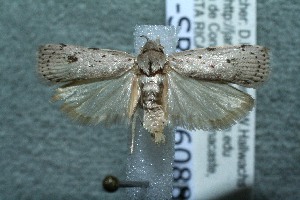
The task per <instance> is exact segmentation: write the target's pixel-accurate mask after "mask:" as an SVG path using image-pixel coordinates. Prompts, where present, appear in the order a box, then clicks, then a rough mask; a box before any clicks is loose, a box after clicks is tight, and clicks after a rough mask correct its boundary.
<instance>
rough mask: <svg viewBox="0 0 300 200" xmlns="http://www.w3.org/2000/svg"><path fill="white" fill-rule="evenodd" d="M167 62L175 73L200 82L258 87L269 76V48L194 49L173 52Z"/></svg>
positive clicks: (252, 46)
mask: <svg viewBox="0 0 300 200" xmlns="http://www.w3.org/2000/svg"><path fill="white" fill-rule="evenodd" d="M168 59H169V66H170V67H171V68H172V69H173V70H175V71H177V72H178V73H180V74H182V75H185V76H188V77H191V78H195V79H199V80H208V81H218V82H225V83H235V84H238V85H242V86H245V87H251V88H255V87H257V86H259V85H260V84H262V83H263V82H264V81H265V80H266V79H267V78H268V75H269V54H268V49H267V48H265V47H262V46H258V45H239V46H224V47H209V48H202V49H194V50H188V51H183V52H179V53H174V54H172V55H170V56H169V58H168Z"/></svg>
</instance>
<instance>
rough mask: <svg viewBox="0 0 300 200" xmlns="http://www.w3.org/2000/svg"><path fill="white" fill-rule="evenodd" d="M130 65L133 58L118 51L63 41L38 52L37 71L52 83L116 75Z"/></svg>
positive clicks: (130, 66) (127, 68)
mask: <svg viewBox="0 0 300 200" xmlns="http://www.w3.org/2000/svg"><path fill="white" fill-rule="evenodd" d="M133 66H134V57H133V56H132V55H130V54H127V53H126V52H122V51H115V50H108V49H98V48H85V47H79V46H74V45H64V44H47V45H44V46H41V47H40V48H39V51H38V72H39V74H41V75H42V76H43V77H44V78H45V79H47V80H49V81H52V82H69V81H74V80H87V79H88V80H90V79H107V78H116V77H118V76H121V75H122V74H124V73H125V72H127V71H128V70H130V69H131V68H132V67H133Z"/></svg>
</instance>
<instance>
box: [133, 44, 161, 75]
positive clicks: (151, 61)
mask: <svg viewBox="0 0 300 200" xmlns="http://www.w3.org/2000/svg"><path fill="white" fill-rule="evenodd" d="M137 63H138V66H139V68H140V70H141V71H142V72H143V73H144V74H146V75H147V76H154V75H155V74H157V73H159V72H160V70H162V69H163V68H164V66H165V63H166V55H165V54H164V53H163V51H156V50H148V51H146V52H144V53H141V54H140V55H138V57H137Z"/></svg>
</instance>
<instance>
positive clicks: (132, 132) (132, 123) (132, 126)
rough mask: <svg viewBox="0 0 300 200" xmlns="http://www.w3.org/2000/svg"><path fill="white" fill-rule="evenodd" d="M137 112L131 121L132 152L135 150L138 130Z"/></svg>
mask: <svg viewBox="0 0 300 200" xmlns="http://www.w3.org/2000/svg"><path fill="white" fill-rule="evenodd" d="M137 116H138V114H137V112H135V113H134V114H133V117H132V119H131V120H132V121H131V144H130V154H132V153H133V150H134V140H135V131H136V121H137Z"/></svg>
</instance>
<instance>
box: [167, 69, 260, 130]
mask: <svg viewBox="0 0 300 200" xmlns="http://www.w3.org/2000/svg"><path fill="white" fill-rule="evenodd" d="M167 76H168V106H167V108H168V111H167V113H168V120H169V122H170V124H171V126H181V127H184V128H186V129H189V130H194V129H203V130H212V129H213V130H215V129H224V128H228V127H230V126H231V125H232V124H234V123H236V122H237V121H238V120H240V119H241V118H243V117H244V116H245V115H246V114H247V113H248V112H249V111H250V110H251V109H252V108H253V104H254V100H253V98H252V97H251V96H250V95H248V94H246V93H244V92H241V91H239V90H237V89H235V88H234V87H232V86H230V85H227V84H220V83H217V82H208V81H201V80H196V79H193V78H189V77H186V76H182V75H180V74H178V73H177V72H175V71H172V70H171V71H170V73H168V75H167Z"/></svg>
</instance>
